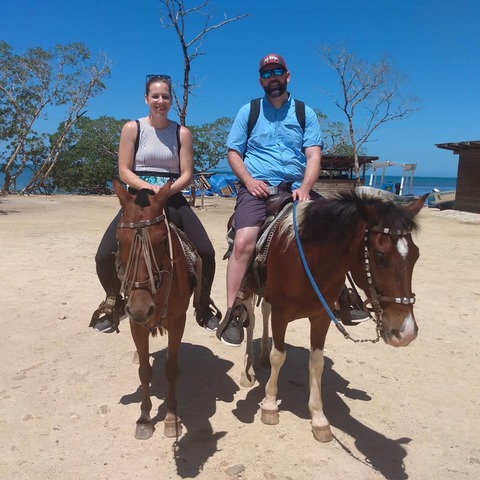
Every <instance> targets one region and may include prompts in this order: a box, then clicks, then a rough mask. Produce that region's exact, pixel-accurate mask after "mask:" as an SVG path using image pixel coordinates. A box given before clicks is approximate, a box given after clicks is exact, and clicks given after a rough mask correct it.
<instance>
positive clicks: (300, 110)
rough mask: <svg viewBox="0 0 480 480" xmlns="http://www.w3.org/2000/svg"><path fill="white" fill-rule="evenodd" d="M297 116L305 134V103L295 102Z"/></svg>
mask: <svg viewBox="0 0 480 480" xmlns="http://www.w3.org/2000/svg"><path fill="white" fill-rule="evenodd" d="M295 115H296V116H297V122H298V124H299V125H300V127H301V128H302V132H305V102H302V101H301V100H295Z"/></svg>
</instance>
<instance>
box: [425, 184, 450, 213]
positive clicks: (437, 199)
mask: <svg viewBox="0 0 480 480" xmlns="http://www.w3.org/2000/svg"><path fill="white" fill-rule="evenodd" d="M455 194H456V190H446V191H444V192H441V191H440V190H438V189H437V188H434V189H433V190H432V193H431V194H430V195H429V196H428V198H427V201H428V206H429V207H433V208H438V209H440V210H448V209H450V208H453V206H454V205H455Z"/></svg>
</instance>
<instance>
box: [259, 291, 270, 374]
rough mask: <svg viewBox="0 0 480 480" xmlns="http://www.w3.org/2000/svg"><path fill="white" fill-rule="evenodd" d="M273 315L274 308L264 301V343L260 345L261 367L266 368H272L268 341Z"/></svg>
mask: <svg viewBox="0 0 480 480" xmlns="http://www.w3.org/2000/svg"><path fill="white" fill-rule="evenodd" d="M271 313H272V306H271V305H270V304H269V303H268V302H267V301H266V300H265V299H264V300H263V301H262V317H263V331H262V341H261V344H260V365H261V366H262V367H265V368H269V367H270V359H269V355H268V353H269V350H270V343H269V341H268V322H269V320H270V315H271Z"/></svg>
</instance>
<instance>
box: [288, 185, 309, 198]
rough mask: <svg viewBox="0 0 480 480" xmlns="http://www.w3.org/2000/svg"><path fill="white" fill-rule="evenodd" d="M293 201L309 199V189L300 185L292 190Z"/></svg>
mask: <svg viewBox="0 0 480 480" xmlns="http://www.w3.org/2000/svg"><path fill="white" fill-rule="evenodd" d="M292 198H293V201H295V200H298V201H299V202H305V201H307V200H310V190H308V189H306V188H305V187H302V186H300V188H297V189H296V190H294V191H293V192H292Z"/></svg>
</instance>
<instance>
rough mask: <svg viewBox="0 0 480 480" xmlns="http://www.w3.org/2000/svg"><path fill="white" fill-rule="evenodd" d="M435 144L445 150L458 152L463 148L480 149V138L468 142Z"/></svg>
mask: <svg viewBox="0 0 480 480" xmlns="http://www.w3.org/2000/svg"><path fill="white" fill-rule="evenodd" d="M435 146H436V147H438V148H443V149H445V150H452V151H453V153H458V152H461V151H462V150H480V140H470V141H468V142H449V143H436V144H435Z"/></svg>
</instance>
